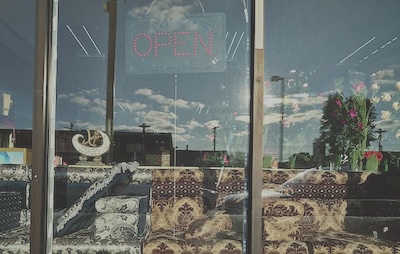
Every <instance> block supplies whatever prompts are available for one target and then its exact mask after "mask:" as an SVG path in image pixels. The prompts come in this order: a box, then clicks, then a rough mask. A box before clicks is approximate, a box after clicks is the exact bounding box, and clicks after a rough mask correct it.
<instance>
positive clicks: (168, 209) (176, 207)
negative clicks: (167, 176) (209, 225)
mask: <svg viewBox="0 0 400 254" xmlns="http://www.w3.org/2000/svg"><path fill="white" fill-rule="evenodd" d="M203 206H204V205H203V200H202V199H201V198H190V197H186V198H181V199H178V200H175V199H174V198H168V199H158V200H153V202H152V205H151V209H152V211H151V230H152V231H158V230H174V231H175V230H177V231H185V230H187V229H188V227H189V225H190V224H191V223H192V222H193V221H195V220H198V219H200V218H202V217H203Z"/></svg>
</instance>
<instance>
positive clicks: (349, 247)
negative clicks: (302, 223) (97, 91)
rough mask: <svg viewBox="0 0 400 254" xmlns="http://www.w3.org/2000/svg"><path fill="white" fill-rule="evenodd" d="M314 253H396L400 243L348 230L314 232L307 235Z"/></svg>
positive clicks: (306, 239)
mask: <svg viewBox="0 0 400 254" xmlns="http://www.w3.org/2000/svg"><path fill="white" fill-rule="evenodd" d="M305 241H307V242H309V243H310V244H309V245H310V246H312V250H313V253H320V254H325V253H326V254H329V253H340V254H342V253H343V254H347V253H354V254H394V253H398V251H399V250H400V249H398V248H399V244H398V243H397V244H396V243H393V242H387V241H383V240H378V239H375V238H373V237H366V236H363V235H358V234H352V233H348V232H335V231H328V232H313V233H309V234H307V235H306V236H305Z"/></svg>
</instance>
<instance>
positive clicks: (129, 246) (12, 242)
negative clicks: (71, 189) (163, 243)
mask: <svg viewBox="0 0 400 254" xmlns="http://www.w3.org/2000/svg"><path fill="white" fill-rule="evenodd" d="M29 234H30V228H29V227H18V228H15V229H13V230H12V231H8V232H6V233H2V234H0V242H1V245H0V250H1V253H7V254H11V253H18V254H29V253H30V251H29ZM53 253H55V254H64V253H65V254H70V253H111V254H117V253H132V254H141V253H142V247H141V241H140V240H138V239H134V238H119V239H101V240H96V239H95V238H94V226H92V227H89V228H86V229H82V230H79V231H77V232H74V233H71V234H69V235H65V236H63V237H56V238H54V240H53Z"/></svg>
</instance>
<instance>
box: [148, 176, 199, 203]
mask: <svg viewBox="0 0 400 254" xmlns="http://www.w3.org/2000/svg"><path fill="white" fill-rule="evenodd" d="M203 179H204V173H203V171H202V170H200V169H198V168H188V169H186V168H184V169H161V170H154V171H153V189H152V196H153V198H154V199H159V198H169V197H177V198H181V197H200V196H201V195H202V193H201V192H202V187H203Z"/></svg>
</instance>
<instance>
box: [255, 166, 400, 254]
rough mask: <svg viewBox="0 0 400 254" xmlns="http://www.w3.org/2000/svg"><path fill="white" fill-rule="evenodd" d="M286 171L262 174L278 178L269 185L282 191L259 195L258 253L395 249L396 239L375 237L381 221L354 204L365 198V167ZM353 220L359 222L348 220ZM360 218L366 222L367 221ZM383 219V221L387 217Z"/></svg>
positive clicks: (374, 253) (384, 253)
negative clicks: (260, 232)
mask: <svg viewBox="0 0 400 254" xmlns="http://www.w3.org/2000/svg"><path fill="white" fill-rule="evenodd" d="M292 173H293V172H292V171H288V172H285V171H284V170H281V171H279V170H278V171H268V172H267V173H266V174H267V175H269V176H267V177H265V178H264V180H269V181H270V182H274V181H279V182H282V185H280V186H278V187H276V188H275V189H276V190H277V191H278V192H280V193H282V194H283V195H282V196H281V197H264V198H263V213H262V216H263V239H264V241H263V244H264V245H263V251H264V253H266V254H275V253H280V254H281V253H282V254H283V253H298V254H303V253H304V254H307V253H310V254H311V253H318V254H330V253H337V254H339V253H340V254H342V253H343V254H345V253H357V254H358V253H360V254H361V253H371V254H393V253H400V245H399V242H395V241H387V239H380V238H382V237H380V235H379V234H381V233H382V230H383V231H384V230H385V229H384V228H385V227H383V228H380V226H379V225H380V224H379V223H376V221H375V222H373V221H374V219H377V218H376V217H375V216H372V217H370V216H368V214H365V213H363V212H360V211H361V209H358V208H360V207H358V206H360V204H362V203H364V201H369V200H370V199H369V197H368V189H367V188H366V187H365V186H366V182H367V181H368V178H369V177H371V176H372V175H371V174H372V173H371V172H344V171H325V170H307V171H304V172H301V173H297V174H296V175H295V176H293V175H292ZM290 176H291V177H292V178H291V179H290V178H289V177H290ZM284 178H286V180H284ZM380 201H385V200H375V202H376V203H377V204H378V205H382V207H381V209H385V208H387V207H384V206H383V205H384V204H385V203H384V202H380ZM357 207H358V208H357ZM375 215H376V214H375ZM399 215H400V212H398V214H397V216H399ZM376 216H377V215H376ZM381 216H384V217H383V218H382V217H381V218H380V219H381V220H383V221H385V220H390V217H387V216H390V214H381ZM354 219H355V220H354ZM378 219H379V218H378ZM395 219H397V220H398V217H397V218H395ZM371 221H372V222H371ZM355 222H357V223H359V224H358V225H357V226H354V223H355ZM360 223H361V224H360ZM363 223H364V224H368V223H369V227H364V226H363V225H362V224H363ZM384 224H385V225H387V226H389V225H390V222H386V223H384ZM381 225H382V224H381ZM371 226H372V227H371ZM361 228H363V229H367V230H361ZM355 229H356V230H355ZM386 230H389V227H387V229H386ZM392 233H395V232H392Z"/></svg>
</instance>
